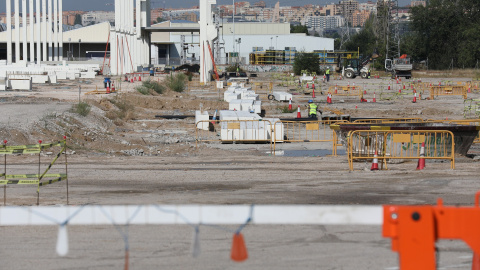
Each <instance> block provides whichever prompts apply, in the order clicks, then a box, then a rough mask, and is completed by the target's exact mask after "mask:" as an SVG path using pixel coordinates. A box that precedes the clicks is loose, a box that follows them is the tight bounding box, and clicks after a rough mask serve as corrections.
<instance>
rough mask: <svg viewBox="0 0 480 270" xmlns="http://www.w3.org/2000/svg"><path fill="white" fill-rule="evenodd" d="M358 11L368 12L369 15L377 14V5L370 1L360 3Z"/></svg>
mask: <svg viewBox="0 0 480 270" xmlns="http://www.w3.org/2000/svg"><path fill="white" fill-rule="evenodd" d="M358 10H360V11H367V12H369V13H374V14H376V13H377V3H374V2H372V1H368V2H367V3H360V4H359V5H358Z"/></svg>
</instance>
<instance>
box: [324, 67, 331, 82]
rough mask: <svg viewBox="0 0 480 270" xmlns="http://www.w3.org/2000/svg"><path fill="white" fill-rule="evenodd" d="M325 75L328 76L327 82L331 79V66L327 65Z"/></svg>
mask: <svg viewBox="0 0 480 270" xmlns="http://www.w3.org/2000/svg"><path fill="white" fill-rule="evenodd" d="M325 75H326V76H327V82H328V81H330V67H327V70H326V71H325Z"/></svg>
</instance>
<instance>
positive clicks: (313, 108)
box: [308, 103, 317, 115]
mask: <svg viewBox="0 0 480 270" xmlns="http://www.w3.org/2000/svg"><path fill="white" fill-rule="evenodd" d="M308 107H309V108H310V111H309V112H308V114H309V115H311V114H317V105H315V104H313V103H310V104H308Z"/></svg>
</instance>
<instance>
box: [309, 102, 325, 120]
mask: <svg viewBox="0 0 480 270" xmlns="http://www.w3.org/2000/svg"><path fill="white" fill-rule="evenodd" d="M317 111H318V112H319V113H320V114H322V111H320V110H319V109H318V106H317V105H316V104H315V103H313V100H311V99H310V100H309V101H308V118H313V119H317Z"/></svg>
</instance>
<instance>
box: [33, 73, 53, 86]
mask: <svg viewBox="0 0 480 270" xmlns="http://www.w3.org/2000/svg"><path fill="white" fill-rule="evenodd" d="M31 77H32V83H41V84H44V83H48V81H49V79H48V75H32V76H31Z"/></svg>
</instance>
